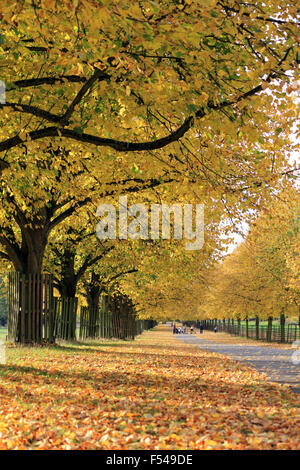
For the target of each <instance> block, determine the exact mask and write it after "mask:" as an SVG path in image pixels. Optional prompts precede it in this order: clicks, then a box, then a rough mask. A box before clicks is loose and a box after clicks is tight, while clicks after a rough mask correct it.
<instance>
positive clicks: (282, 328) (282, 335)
mask: <svg viewBox="0 0 300 470" xmlns="http://www.w3.org/2000/svg"><path fill="white" fill-rule="evenodd" d="M280 342H281V343H285V315H284V313H281V315H280Z"/></svg>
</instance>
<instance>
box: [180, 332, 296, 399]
mask: <svg viewBox="0 0 300 470" xmlns="http://www.w3.org/2000/svg"><path fill="white" fill-rule="evenodd" d="M206 336H208V338H209V339H207V338H206ZM223 336H224V335H222V338H223ZM177 337H178V339H180V340H181V341H183V342H184V343H186V344H196V345H197V346H199V348H201V349H204V350H206V351H212V352H215V353H219V354H223V355H225V356H229V357H231V358H233V359H236V360H238V361H241V362H244V363H247V364H249V365H251V366H253V367H254V368H255V369H256V370H258V371H259V372H264V373H266V375H267V377H268V378H269V379H270V381H272V382H278V383H282V384H287V385H289V386H291V387H292V391H293V392H295V393H299V394H300V354H297V358H296V359H298V361H295V360H294V361H293V353H294V352H295V349H292V348H291V347H290V348H289V349H282V348H280V347H276V346H269V347H266V346H261V345H254V344H253V342H252V344H247V343H246V342H245V343H244V344H243V341H242V340H241V341H240V342H239V344H237V342H236V340H235V338H232V343H230V338H231V337H230V335H228V340H227V341H226V342H224V341H218V333H216V334H213V333H211V332H205V331H204V333H203V334H201V335H200V334H197V335H191V334H180V335H177ZM294 358H295V355H294ZM295 362H299V363H298V364H297V363H295Z"/></svg>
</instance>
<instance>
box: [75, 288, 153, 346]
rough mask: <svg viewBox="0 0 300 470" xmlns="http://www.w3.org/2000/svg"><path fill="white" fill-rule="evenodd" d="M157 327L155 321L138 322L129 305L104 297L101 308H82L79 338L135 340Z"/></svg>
mask: <svg viewBox="0 0 300 470" xmlns="http://www.w3.org/2000/svg"><path fill="white" fill-rule="evenodd" d="M155 325H156V322H155V321H153V320H138V319H137V318H136V314H135V312H134V310H133V309H132V307H131V305H130V304H129V303H127V302H123V303H122V302H120V299H118V300H116V298H113V297H109V296H102V297H101V306H100V307H98V308H94V307H93V308H89V307H81V309H80V327H79V338H80V339H81V340H84V339H86V338H118V339H123V340H126V339H134V338H135V336H137V335H139V334H141V333H142V332H143V331H144V330H146V329H149V328H153V327H154V326H155Z"/></svg>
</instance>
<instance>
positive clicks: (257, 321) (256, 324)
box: [255, 315, 259, 340]
mask: <svg viewBox="0 0 300 470" xmlns="http://www.w3.org/2000/svg"><path fill="white" fill-rule="evenodd" d="M255 338H256V340H259V317H258V315H256V317H255Z"/></svg>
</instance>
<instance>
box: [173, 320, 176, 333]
mask: <svg viewBox="0 0 300 470" xmlns="http://www.w3.org/2000/svg"><path fill="white" fill-rule="evenodd" d="M175 333H176V324H175V323H174V324H173V335H175Z"/></svg>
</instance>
